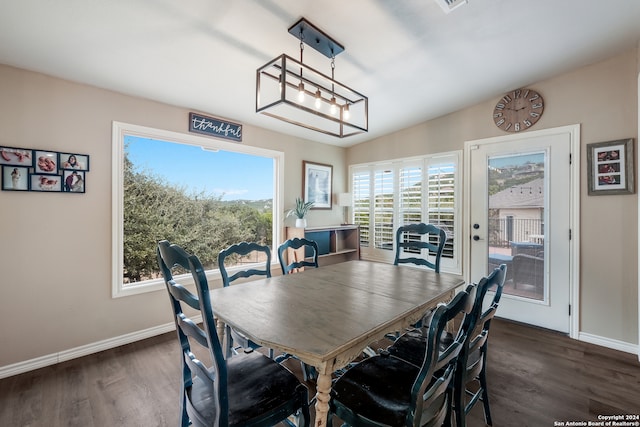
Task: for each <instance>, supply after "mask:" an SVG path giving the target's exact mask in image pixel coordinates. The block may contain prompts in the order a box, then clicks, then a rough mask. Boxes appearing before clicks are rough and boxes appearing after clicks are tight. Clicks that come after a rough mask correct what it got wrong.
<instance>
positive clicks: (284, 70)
mask: <svg viewBox="0 0 640 427" xmlns="http://www.w3.org/2000/svg"><path fill="white" fill-rule="evenodd" d="M288 31H289V33H290V34H291V35H293V36H295V37H296V38H298V39H299V41H300V61H297V60H295V59H293V58H292V57H290V56H288V55H286V54H282V55H280V56H278V57H277V58H274V59H273V60H271V61H269V62H268V63H267V64H265V65H263V66H262V67H260V68H258V70H257V71H256V112H257V113H261V114H264V115H266V116H269V117H273V118H276V119H279V120H282V121H285V122H287V123H291V124H294V125H297V126H302V127H304V128H307V129H311V130H314V131H317V132H322V133H324V134H327V135H332V136H335V137H338V138H344V137H347V136H351V135H356V134H359V133H363V132H368V129H369V118H368V116H369V99H368V98H367V97H366V96H364V95H362V94H361V93H359V92H357V91H355V90H353V89H351V88H349V87H348V86H346V85H344V84H342V83H340V82H339V81H337V80H336V79H335V57H336V55H338V54H339V53H341V52H343V51H344V47H343V46H342V45H340V44H339V43H337V42H336V41H335V40H333V39H332V38H331V37H329V36H328V35H327V34H325V33H324V32H322V31H321V30H319V29H318V28H317V27H315V26H314V25H312V24H311V23H309V21H307V20H306V19H305V18H302V19H300V20H299V21H298V22H296V23H295V24H294V25H292V26H291V27H290V28H289V30H288ZM305 44H306V45H307V46H311V47H312V48H313V49H315V50H316V51H318V52H320V53H322V54H323V55H325V56H326V57H327V58H330V59H331V63H330V64H331V76H327V75H325V74H323V73H321V72H319V71H317V70H315V69H314V68H312V67H309V66H308V65H305V64H304V62H303V53H304V47H305ZM307 95H309V96H310V97H311V98H312V101H309V100H308V98H309V97H308V96H307Z"/></svg>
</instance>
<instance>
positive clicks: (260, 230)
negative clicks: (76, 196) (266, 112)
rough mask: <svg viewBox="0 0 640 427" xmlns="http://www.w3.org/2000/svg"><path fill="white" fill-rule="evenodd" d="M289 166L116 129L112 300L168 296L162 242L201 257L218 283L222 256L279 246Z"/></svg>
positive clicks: (276, 157) (173, 136) (183, 138)
mask: <svg viewBox="0 0 640 427" xmlns="http://www.w3.org/2000/svg"><path fill="white" fill-rule="evenodd" d="M282 161H283V154H282V153H280V152H275V151H271V150H265V149H260V148H256V147H249V146H246V145H243V144H238V143H230V142H226V141H220V140H216V139H212V138H205V137H201V136H196V135H191V134H179V133H174V132H168V131H162V130H157V129H150V128H144V127H141V126H134V125H127V124H123V123H114V124H113V168H114V170H113V254H112V255H113V287H112V293H113V296H124V295H129V294H135V293H140V292H146V291H150V290H156V289H162V288H164V284H163V281H162V277H161V274H160V271H159V268H158V264H157V260H156V244H157V242H158V241H159V240H162V239H167V240H169V241H170V242H172V243H176V244H179V245H180V246H182V247H184V248H185V249H186V250H187V251H188V252H191V253H194V254H196V255H197V256H198V257H199V258H200V260H201V261H202V263H203V265H204V267H205V268H206V269H207V270H208V274H209V275H210V276H211V277H212V278H216V277H218V271H217V267H218V266H217V255H218V252H219V251H220V250H221V249H224V248H226V247H227V246H229V245H231V244H233V243H238V242H240V241H257V242H259V243H261V244H266V245H270V246H273V243H274V242H278V241H279V236H278V234H279V232H280V227H278V226H276V224H280V223H281V217H280V215H279V214H278V213H279V212H282V208H281V206H280V201H279V198H278V197H277V195H278V194H281V191H279V190H280V189H279V188H278V186H279V183H281V182H282V178H281V173H282V171H281V169H282ZM258 261H263V260H252V259H245V260H237V262H238V263H252V262H258ZM244 268H246V267H244Z"/></svg>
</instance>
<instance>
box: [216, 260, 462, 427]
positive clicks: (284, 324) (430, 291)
mask: <svg viewBox="0 0 640 427" xmlns="http://www.w3.org/2000/svg"><path fill="white" fill-rule="evenodd" d="M463 284H464V279H463V278H462V276H457V275H453V274H447V273H435V272H434V271H431V270H426V269H423V268H415V267H410V266H402V267H400V266H394V265H391V264H385V263H378V262H368V261H349V262H343V263H338V264H333V265H329V266H325V267H321V268H317V269H315V268H312V269H309V268H307V269H305V270H304V271H302V272H299V273H296V274H290V275H286V276H274V277H271V278H265V279H259V280H253V281H249V282H245V283H240V284H237V285H233V286H229V287H225V288H220V289H214V290H211V304H212V307H213V311H214V314H215V316H216V317H217V318H218V319H219V322H218V323H219V325H222V326H219V329H218V333H219V334H220V336H222V334H223V332H222V331H223V329H224V326H223V324H227V325H229V326H231V327H233V328H235V329H236V330H238V331H239V332H241V333H242V334H244V335H246V336H247V337H248V338H250V339H251V340H252V341H254V342H256V343H258V344H260V345H261V346H264V347H266V348H272V349H274V350H275V351H276V354H277V353H278V352H284V353H289V354H291V355H293V356H295V357H297V358H299V359H300V360H301V361H303V362H305V363H306V364H308V365H311V366H314V367H315V368H316V369H317V371H318V378H317V383H316V404H315V410H316V417H315V425H316V426H325V425H326V423H327V415H328V411H329V397H330V392H331V376H332V373H333V372H334V371H336V370H337V369H340V368H343V367H345V366H346V365H347V364H348V363H349V362H351V361H353V360H354V359H355V358H357V357H358V356H359V355H360V354H361V352H362V351H363V349H365V348H366V347H367V346H368V345H369V344H370V343H372V342H374V341H377V340H379V339H381V338H382V337H384V335H385V334H386V333H389V332H393V331H400V330H402V329H404V328H406V327H408V326H409V325H411V324H413V323H415V322H417V321H418V320H419V319H420V318H421V317H422V316H423V315H424V314H425V313H426V312H427V311H428V310H429V309H430V308H432V307H434V306H436V305H437V304H438V303H440V302H444V301H448V300H449V299H451V298H452V296H453V294H454V293H455V290H456V288H458V287H459V286H461V285H463Z"/></svg>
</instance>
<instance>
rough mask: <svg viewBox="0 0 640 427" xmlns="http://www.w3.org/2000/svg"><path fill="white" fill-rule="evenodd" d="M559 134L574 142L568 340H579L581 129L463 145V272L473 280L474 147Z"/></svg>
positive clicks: (514, 135)
mask: <svg viewBox="0 0 640 427" xmlns="http://www.w3.org/2000/svg"><path fill="white" fill-rule="evenodd" d="M558 134H568V135H569V138H570V140H571V142H570V144H571V148H570V150H571V164H570V168H571V170H570V178H569V179H570V181H571V183H570V189H569V192H570V203H569V210H570V213H569V215H570V219H569V222H570V224H569V226H570V228H571V240H570V241H569V301H570V304H571V314H570V315H569V336H570V337H571V338H574V339H577V338H578V335H579V333H580V286H579V285H578V284H579V283H580V125H579V124H575V125H568V126H561V127H556V128H550V129H543V130H539V131H529V132H525V133H516V134H509V135H505V136H497V137H491V138H483V139H476V140H470V141H465V142H464V159H463V164H464V166H463V169H462V170H463V175H464V177H463V181H464V191H463V194H464V196H463V211H464V214H463V228H462V229H463V230H467V231H466V235H467V238H463V239H462V242H463V245H464V246H463V251H462V252H463V257H462V262H463V271H464V277H465V280H466V281H467V282H469V281H470V280H471V278H470V276H471V268H470V267H471V256H470V254H471V244H470V242H471V234H472V233H471V232H472V228H471V202H470V197H469V194H471V174H470V173H469V171H470V170H471V149H472V147H475V146H478V145H483V144H493V143H504V142H511V141H521V140H523V139H528V138H539V137H545V136H551V135H558Z"/></svg>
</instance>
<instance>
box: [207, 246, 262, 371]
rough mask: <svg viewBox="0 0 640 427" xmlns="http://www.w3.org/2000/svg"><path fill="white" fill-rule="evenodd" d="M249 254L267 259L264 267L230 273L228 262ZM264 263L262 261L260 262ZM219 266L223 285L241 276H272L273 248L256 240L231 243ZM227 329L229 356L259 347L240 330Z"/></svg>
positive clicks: (219, 260)
mask: <svg viewBox="0 0 640 427" xmlns="http://www.w3.org/2000/svg"><path fill="white" fill-rule="evenodd" d="M249 254H258V255H259V256H260V255H261V256H262V257H263V258H264V259H265V261H264V262H265V264H264V267H263V268H259V267H258V266H257V265H254V266H253V267H252V268H249V269H247V270H239V271H236V272H235V273H234V274H232V275H229V272H228V271H227V262H228V260H231V259H234V260H236V259H238V258H239V257H243V256H247V255H249ZM260 265H262V263H261V264H260ZM218 268H219V269H220V275H221V276H222V285H223V286H225V287H226V286H229V285H230V284H231V283H232V282H234V281H235V280H238V279H241V278H247V277H251V276H264V277H271V249H269V247H268V246H263V245H259V244H258V243H255V242H251V243H249V242H241V243H236V244H235V245H231V246H229V247H228V248H226V249H223V250H221V251H220V253H219V254H218ZM226 331H227V357H230V356H231V355H232V354H237V353H238V350H239V349H240V348H250V349H253V350H255V349H257V348H260V345H258V344H256V343H254V342H253V341H251V340H250V339H249V338H247V337H246V336H244V335H243V334H241V333H240V332H238V331H236V330H234V329H233V328H230V327H229V326H228V325H227V326H226ZM269 357H271V358H272V359H273V350H272V349H269Z"/></svg>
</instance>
